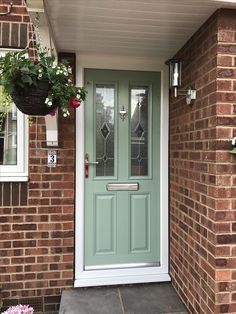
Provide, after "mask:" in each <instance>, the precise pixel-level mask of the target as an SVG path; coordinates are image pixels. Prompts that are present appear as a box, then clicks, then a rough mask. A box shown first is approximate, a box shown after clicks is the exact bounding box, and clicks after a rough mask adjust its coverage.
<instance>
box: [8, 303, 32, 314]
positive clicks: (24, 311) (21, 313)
mask: <svg viewBox="0 0 236 314" xmlns="http://www.w3.org/2000/svg"><path fill="white" fill-rule="evenodd" d="M33 313H34V309H33V308H32V307H30V306H29V305H21V304H19V305H16V306H11V307H9V309H8V310H6V311H5V312H2V314H33Z"/></svg>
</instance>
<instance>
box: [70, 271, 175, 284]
mask: <svg viewBox="0 0 236 314" xmlns="http://www.w3.org/2000/svg"><path fill="white" fill-rule="evenodd" d="M127 270H128V269H127ZM91 272H92V271H84V272H82V273H81V274H80V276H79V278H78V279H76V280H75V281H74V287H75V288H79V287H94V286H109V285H124V284H135V283H148V282H165V281H166V282H167V281H171V278H170V275H169V274H168V273H163V274H153V273H152V274H151V273H150V274H134V273H133V274H132V273H131V274H128V273H127V274H120V275H119V273H118V270H117V274H111V275H110V276H108V275H107V276H105V274H104V272H102V271H100V272H101V273H103V274H100V275H98V271H96V272H94V273H97V274H94V276H91Z"/></svg>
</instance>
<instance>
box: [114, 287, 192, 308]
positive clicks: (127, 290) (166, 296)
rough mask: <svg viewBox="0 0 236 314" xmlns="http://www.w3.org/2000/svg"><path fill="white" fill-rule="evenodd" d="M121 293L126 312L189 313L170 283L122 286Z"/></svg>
mask: <svg viewBox="0 0 236 314" xmlns="http://www.w3.org/2000/svg"><path fill="white" fill-rule="evenodd" d="M120 293H121V298H122V302H123V305H124V310H125V313H126V314H164V313H165V314H167V313H178V312H185V313H187V312H186V309H185V307H184V305H183V304H182V302H181V301H180V299H179V297H178V295H177V294H176V292H175V291H174V289H173V287H172V286H171V284H169V283H158V284H146V285H136V286H133V287H131V286H126V287H121V288H120Z"/></svg>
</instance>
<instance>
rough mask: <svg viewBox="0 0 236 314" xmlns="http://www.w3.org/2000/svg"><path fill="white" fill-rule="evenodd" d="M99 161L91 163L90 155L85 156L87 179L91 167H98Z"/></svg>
mask: <svg viewBox="0 0 236 314" xmlns="http://www.w3.org/2000/svg"><path fill="white" fill-rule="evenodd" d="M98 164H99V162H98V161H89V154H88V153H86V154H85V178H88V177H89V165H98Z"/></svg>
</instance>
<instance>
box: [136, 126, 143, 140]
mask: <svg viewBox="0 0 236 314" xmlns="http://www.w3.org/2000/svg"><path fill="white" fill-rule="evenodd" d="M143 132H144V130H143V128H142V126H141V124H138V126H137V128H136V130H135V133H136V134H137V137H141V136H142V135H143Z"/></svg>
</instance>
